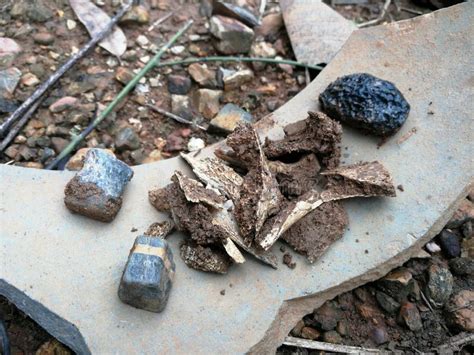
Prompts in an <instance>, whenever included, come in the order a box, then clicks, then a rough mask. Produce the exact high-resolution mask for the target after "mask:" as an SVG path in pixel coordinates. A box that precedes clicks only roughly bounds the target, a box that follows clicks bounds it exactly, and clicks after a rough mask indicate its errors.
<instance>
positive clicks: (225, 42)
mask: <svg viewBox="0 0 474 355" xmlns="http://www.w3.org/2000/svg"><path fill="white" fill-rule="evenodd" d="M210 26H211V28H210V31H211V33H212V34H213V35H214V37H216V38H217V39H218V41H217V43H216V49H217V50H218V51H219V52H221V53H224V54H238V53H248V51H249V50H250V46H251V45H252V40H253V36H254V33H253V31H252V30H251V29H250V28H249V27H247V26H245V25H244V24H243V23H241V22H239V21H237V20H235V19H233V18H230V17H224V16H220V15H217V16H212V17H211V20H210Z"/></svg>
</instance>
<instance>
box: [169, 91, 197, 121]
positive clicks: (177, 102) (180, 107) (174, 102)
mask: <svg viewBox="0 0 474 355" xmlns="http://www.w3.org/2000/svg"><path fill="white" fill-rule="evenodd" d="M171 112H172V113H174V114H175V115H178V116H180V117H182V118H185V119H187V120H192V119H193V113H192V111H191V103H190V100H189V97H187V96H185V95H171Z"/></svg>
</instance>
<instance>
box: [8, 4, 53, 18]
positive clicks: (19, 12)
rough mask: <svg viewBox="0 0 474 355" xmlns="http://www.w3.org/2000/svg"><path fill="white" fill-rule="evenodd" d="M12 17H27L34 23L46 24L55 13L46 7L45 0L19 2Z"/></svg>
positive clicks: (11, 13) (13, 10)
mask: <svg viewBox="0 0 474 355" xmlns="http://www.w3.org/2000/svg"><path fill="white" fill-rule="evenodd" d="M10 15H11V16H12V17H23V18H25V17H26V18H28V19H30V20H32V21H34V22H45V21H48V20H49V19H50V18H52V17H53V12H52V10H51V9H50V8H49V7H48V6H46V4H45V2H44V0H35V1H30V0H18V1H16V2H15V3H14V5H13V7H12V9H11V11H10Z"/></svg>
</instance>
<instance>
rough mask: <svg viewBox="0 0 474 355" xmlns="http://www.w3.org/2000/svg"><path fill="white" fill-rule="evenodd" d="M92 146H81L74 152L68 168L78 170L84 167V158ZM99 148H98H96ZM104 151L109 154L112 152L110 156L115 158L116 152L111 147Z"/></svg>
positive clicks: (67, 165)
mask: <svg viewBox="0 0 474 355" xmlns="http://www.w3.org/2000/svg"><path fill="white" fill-rule="evenodd" d="M91 149H92V148H81V149H79V150H78V151H77V152H76V154H74V155H73V156H72V157H71V159H69V161H68V162H67V164H66V169H67V170H71V171H77V170H81V169H82V167H83V166H84V159H85V158H86V155H87V153H88V152H89V150H91ZM94 149H98V148H94ZM103 151H104V152H105V153H107V154H110V156H112V157H114V158H115V154H114V152H112V151H111V150H110V149H103Z"/></svg>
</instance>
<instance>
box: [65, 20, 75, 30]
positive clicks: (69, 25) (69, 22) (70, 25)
mask: <svg viewBox="0 0 474 355" xmlns="http://www.w3.org/2000/svg"><path fill="white" fill-rule="evenodd" d="M76 26H77V22H76V21H74V20H71V19H68V20H66V27H67V29H68V30H69V31H71V30H73V29H75V28H76Z"/></svg>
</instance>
